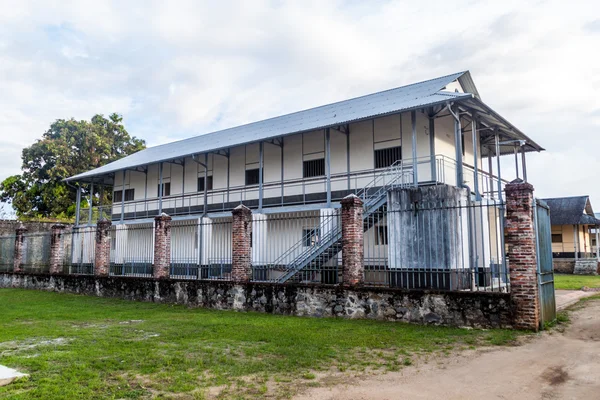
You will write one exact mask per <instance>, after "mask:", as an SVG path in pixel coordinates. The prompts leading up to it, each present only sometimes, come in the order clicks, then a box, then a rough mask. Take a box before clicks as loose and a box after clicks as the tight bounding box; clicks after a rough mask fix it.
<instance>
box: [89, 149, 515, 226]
mask: <svg viewBox="0 0 600 400" xmlns="http://www.w3.org/2000/svg"><path fill="white" fill-rule="evenodd" d="M403 164H404V171H405V172H408V174H407V177H406V178H403V179H408V181H407V182H410V183H413V176H414V175H413V168H414V166H415V165H416V168H417V179H418V184H419V185H431V184H448V185H452V186H455V185H456V162H455V160H453V159H451V158H449V157H446V156H443V155H436V156H435V157H429V156H427V157H420V158H417V159H416V162H413V160H412V159H409V160H404V161H403ZM382 171H383V169H370V170H363V171H353V172H351V173H350V174H348V173H337V174H331V179H330V185H331V200H332V201H339V200H341V199H342V198H344V197H345V196H347V195H348V194H350V193H356V192H357V191H359V190H361V189H362V188H363V187H364V186H365V185H367V184H369V182H371V181H372V180H373V179H374V178H375V177H376V176H378V175H380V174H381V172H382ZM473 176H474V171H473V168H472V167H470V166H468V165H464V179H465V182H466V183H467V184H468V185H469V186H470V187H471V189H473V184H472V183H473V181H474V178H473ZM478 176H479V191H480V193H481V194H482V195H484V196H486V197H497V179H496V178H495V177H492V178H493V184H492V186H491V187H490V179H489V176H488V174H487V173H486V172H483V171H481V170H480V171H479V175H478ZM505 183H506V181H502V188H503V185H504V184H505ZM259 190H260V188H259V185H248V186H246V185H240V186H231V187H229V189H227V188H218V189H213V190H208V191H207V193H206V201H205V198H204V192H193V193H180V194H173V195H170V196H164V197H163V198H162V210H163V212H166V213H167V214H169V215H172V216H177V215H194V214H196V215H200V214H203V213H204V212H205V209H206V212H207V213H208V212H210V213H215V212H227V211H230V210H231V209H233V208H234V207H236V206H237V205H239V204H240V203H243V204H245V205H247V206H249V207H250V208H256V207H258V205H259ZM262 191H263V207H273V206H287V205H307V204H316V203H324V202H326V201H327V197H326V196H327V179H326V177H316V178H299V179H289V180H284V181H275V182H265V183H263V188H262ZM160 203H161V199H160V198H158V197H152V198H147V199H139V200H133V201H125V202H124V203H123V205H121V203H114V204H113V205H103V206H94V207H93V209H92V218H91V219H90V218H89V209H87V208H86V209H81V211H80V218H79V223H80V225H86V224H95V223H96V222H97V221H98V220H99V219H100V218H105V219H113V220H119V219H120V217H121V213H122V214H123V219H124V220H132V219H140V218H151V217H153V216H155V215H157V213H158V210H159V209H160Z"/></svg>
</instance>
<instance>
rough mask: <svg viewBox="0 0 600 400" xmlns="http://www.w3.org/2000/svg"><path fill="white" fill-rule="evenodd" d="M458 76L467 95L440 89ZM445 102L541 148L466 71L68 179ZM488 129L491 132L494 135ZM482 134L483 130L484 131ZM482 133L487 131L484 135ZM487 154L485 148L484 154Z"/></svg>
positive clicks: (159, 149)
mask: <svg viewBox="0 0 600 400" xmlns="http://www.w3.org/2000/svg"><path fill="white" fill-rule="evenodd" d="M456 80H458V82H459V83H460V84H461V86H462V87H463V89H464V90H468V91H469V93H459V92H449V91H444V89H445V88H446V86H448V85H449V84H450V83H452V82H454V81H456ZM446 103H454V104H462V105H464V107H465V108H467V109H469V110H472V111H476V112H477V118H478V119H479V120H480V121H481V122H482V123H483V124H486V125H489V126H494V127H495V132H499V133H500V134H501V135H502V138H503V140H505V139H507V138H508V139H521V140H526V142H527V145H526V148H525V150H526V151H540V150H543V149H542V148H541V147H540V146H539V145H537V144H536V143H534V142H533V141H531V139H529V138H528V137H527V136H525V135H524V134H523V133H522V132H520V131H519V130H518V129H516V128H515V127H514V126H512V125H511V124H510V123H508V121H506V120H504V119H503V118H502V117H500V116H499V115H498V114H497V113H495V112H494V111H493V110H492V109H490V108H489V107H487V106H486V105H485V104H484V103H483V102H482V101H481V99H480V97H479V93H478V92H477V89H476V88H475V85H474V83H473V81H472V79H471V75H470V73H469V72H468V71H464V72H458V73H456V74H452V75H447V76H443V77H440V78H435V79H431V80H428V81H424V82H420V83H415V84H412V85H407V86H402V87H399V88H395V89H390V90H386V91H383V92H378V93H374V94H370V95H366V96H361V97H357V98H354V99H350V100H345V101H340V102H337V103H332V104H328V105H324V106H321V107H316V108H311V109H308V110H304V111H299V112H295V113H292V114H287V115H282V116H279V117H275V118H270V119H266V120H263V121H258V122H254V123H250V124H247V125H242V126H238V127H234V128H229V129H224V130H221V131H217V132H213V133H208V134H205V135H200V136H195V137H192V138H189V139H184V140H179V141H176V142H172V143H167V144H163V145H160V146H155V147H150V148H147V149H145V150H141V151H139V152H137V153H135V154H132V155H129V156H127V157H124V158H122V159H120V160H117V161H114V162H112V163H110V164H107V165H104V166H102V167H100V168H96V169H93V170H91V171H87V172H84V173H81V174H78V175H75V176H72V177H70V178H67V179H66V181H81V182H90V181H92V180H95V178H98V177H101V176H106V175H110V174H113V173H115V172H117V171H122V170H126V169H135V168H137V167H141V166H144V165H148V164H155V163H158V162H166V161H172V160H176V159H180V158H183V157H189V156H192V155H195V154H202V153H206V152H213V151H218V150H223V149H227V148H230V147H234V146H239V145H243V144H249V143H255V142H259V141H262V140H268V139H275V138H279V137H283V136H287V135H292V134H296V133H301V132H308V131H313V130H318V129H323V128H327V127H337V126H341V125H345V124H348V123H351V122H357V121H361V120H366V119H371V118H375V117H380V116H384V115H389V114H395V113H398V112H402V111H408V110H415V109H420V108H425V107H432V106H438V105H439V106H443V105H444V104H446ZM492 132H493V131H491V130H490V134H492V135H493V133H492ZM482 135H483V133H482ZM484 137H485V135H484ZM511 152H512V146H509V147H506V146H503V147H502V149H501V153H502V154H509V153H511ZM483 155H486V154H485V151H484V153H483Z"/></svg>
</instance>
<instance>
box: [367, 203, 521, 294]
mask: <svg viewBox="0 0 600 400" xmlns="http://www.w3.org/2000/svg"><path fill="white" fill-rule="evenodd" d="M403 204H404V205H402V206H399V205H396V206H388V208H382V209H380V210H379V211H378V212H377V213H375V214H374V215H372V216H371V217H369V218H372V220H371V221H368V223H367V221H366V222H365V237H364V244H365V245H364V254H365V275H364V278H365V283H366V284H368V285H381V286H391V287H400V288H406V289H442V290H472V291H508V289H509V288H508V282H509V279H508V269H507V260H506V257H505V251H504V228H503V227H504V217H505V216H504V206H503V203H502V202H500V201H496V200H481V201H477V202H475V201H470V200H466V199H465V200H464V201H459V202H456V203H454V204H453V203H448V202H425V203H424V202H418V203H412V204H411V203H410V202H408V203H407V202H404V203H403Z"/></svg>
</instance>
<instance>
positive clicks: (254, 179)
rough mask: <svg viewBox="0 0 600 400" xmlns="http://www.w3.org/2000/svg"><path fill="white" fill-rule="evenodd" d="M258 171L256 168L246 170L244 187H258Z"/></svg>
mask: <svg viewBox="0 0 600 400" xmlns="http://www.w3.org/2000/svg"><path fill="white" fill-rule="evenodd" d="M259 171H260V170H259V169H258V168H256V169H247V170H246V185H258V177H259V174H258V172H259Z"/></svg>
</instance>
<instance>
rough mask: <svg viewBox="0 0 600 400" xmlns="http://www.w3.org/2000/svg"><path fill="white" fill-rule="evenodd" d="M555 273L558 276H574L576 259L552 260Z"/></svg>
mask: <svg viewBox="0 0 600 400" xmlns="http://www.w3.org/2000/svg"><path fill="white" fill-rule="evenodd" d="M552 264H553V266H554V272H555V273H557V274H572V273H573V270H574V269H575V259H574V258H555V259H553V260H552Z"/></svg>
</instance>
